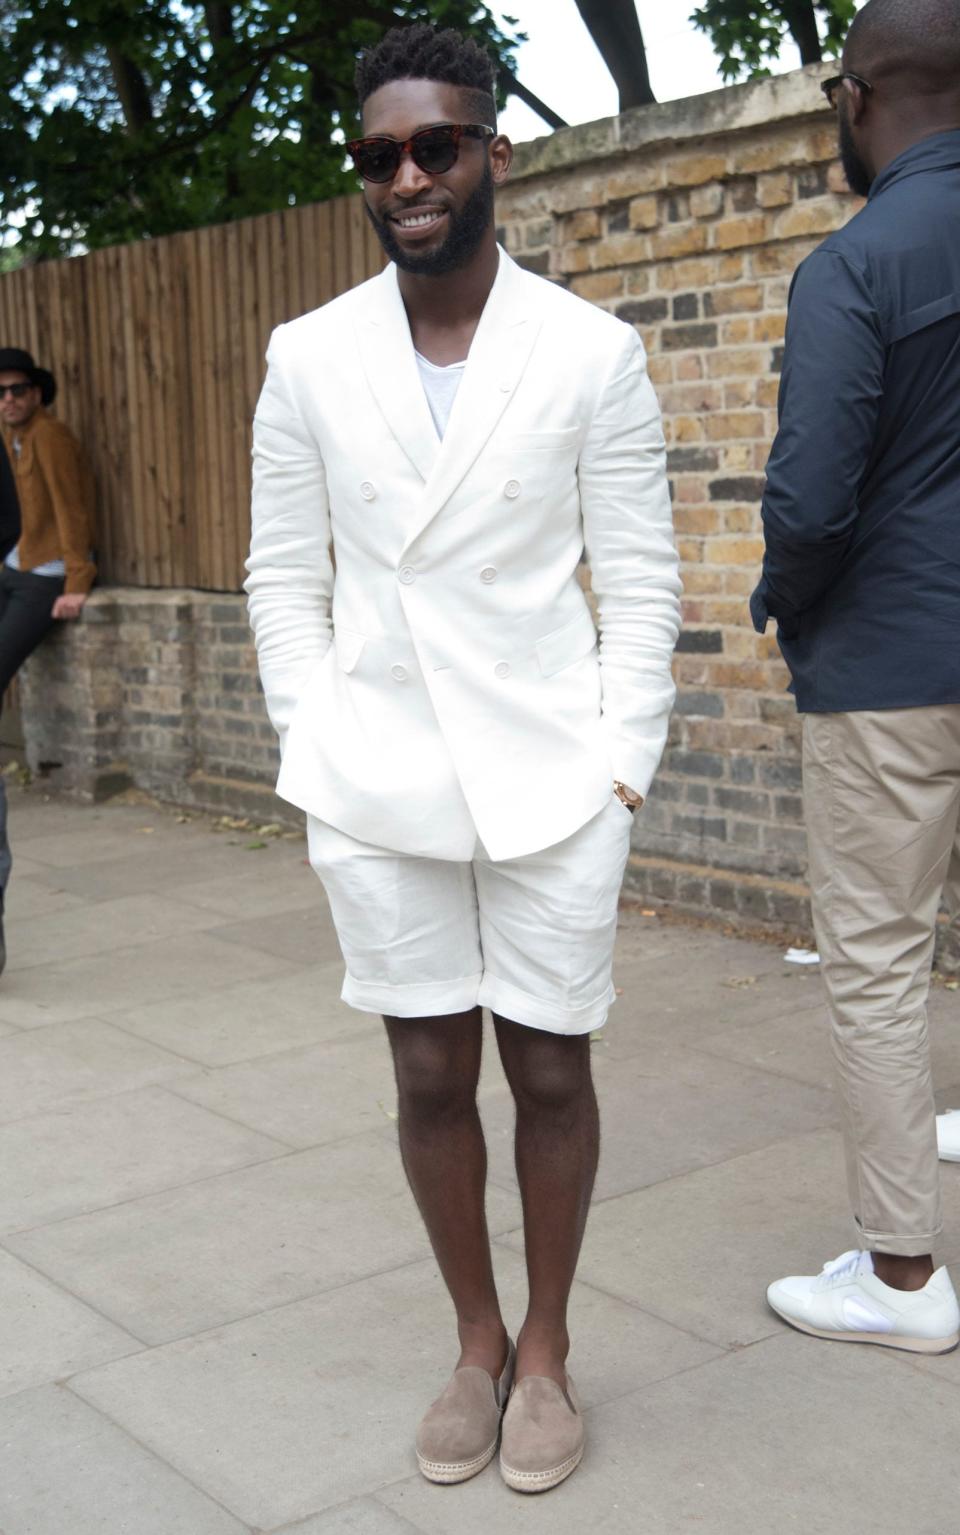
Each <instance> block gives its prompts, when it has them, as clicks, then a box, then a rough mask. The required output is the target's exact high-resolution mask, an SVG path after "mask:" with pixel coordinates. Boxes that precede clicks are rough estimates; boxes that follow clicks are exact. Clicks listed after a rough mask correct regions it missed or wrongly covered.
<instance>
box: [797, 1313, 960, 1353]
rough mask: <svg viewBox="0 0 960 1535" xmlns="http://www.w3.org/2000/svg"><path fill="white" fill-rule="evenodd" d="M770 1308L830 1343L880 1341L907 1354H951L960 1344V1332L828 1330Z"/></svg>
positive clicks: (801, 1328)
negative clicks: (916, 1334) (919, 1334)
mask: <svg viewBox="0 0 960 1535" xmlns="http://www.w3.org/2000/svg"><path fill="white" fill-rule="evenodd" d="M770 1310H771V1311H772V1312H773V1313H774V1315H775V1316H778V1317H779V1318H780V1320H781V1322H786V1324H787V1326H788V1327H792V1328H794V1330H795V1331H796V1332H805V1333H806V1334H807V1336H808V1337H810V1338H826V1339H827V1341H828V1342H830V1343H878V1344H879V1345H880V1347H881V1348H896V1349H899V1350H900V1351H901V1352H902V1353H905V1354H950V1353H952V1352H953V1350H954V1349H955V1348H956V1347H957V1345H958V1344H960V1333H953V1334H952V1336H948V1337H946V1338H899V1337H897V1336H896V1335H895V1334H892V1333H886V1332H828V1331H827V1330H826V1328H822V1327H808V1326H807V1324H806V1323H805V1322H795V1321H794V1320H793V1317H789V1316H784V1314H783V1312H782V1311H778V1310H777V1308H776V1306H771V1307H770Z"/></svg>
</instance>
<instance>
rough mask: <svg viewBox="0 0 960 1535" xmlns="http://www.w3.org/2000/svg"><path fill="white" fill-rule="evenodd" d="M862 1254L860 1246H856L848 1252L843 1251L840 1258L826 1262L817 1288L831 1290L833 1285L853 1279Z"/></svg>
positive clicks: (817, 1282)
mask: <svg viewBox="0 0 960 1535" xmlns="http://www.w3.org/2000/svg"><path fill="white" fill-rule="evenodd" d="M862 1256H863V1254H862V1253H861V1252H860V1250H859V1248H856V1247H855V1248H853V1249H852V1250H851V1251H850V1252H848V1253H841V1254H840V1256H839V1258H834V1259H832V1260H831V1262H830V1263H825V1264H824V1265H823V1270H822V1272H821V1273H820V1275H819V1276H818V1278H817V1281H816V1287H817V1289H818V1290H829V1289H830V1288H831V1287H832V1286H833V1285H837V1284H843V1283H845V1281H846V1280H848V1279H853V1278H854V1276H855V1274H856V1272H857V1269H858V1268H859V1266H860V1259H861V1258H862Z"/></svg>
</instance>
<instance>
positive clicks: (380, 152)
mask: <svg viewBox="0 0 960 1535" xmlns="http://www.w3.org/2000/svg"><path fill="white" fill-rule="evenodd" d="M494 136H495V135H494V131H493V129H492V128H488V127H487V126H486V124H485V123H439V124H438V125H437V127H435V128H421V129H420V132H419V133H415V134H413V136H412V137H411V138H409V139H407V141H406V143H405V144H401V143H400V140H399V139H391V138H387V137H386V136H385V135H379V134H378V135H376V136H375V137H373V138H369V139H353V140H352V141H351V142H350V143H349V144H348V145H347V151H348V153H349V155H350V157H351V159H352V160H353V163H354V165H355V166H356V168H357V170H358V171H359V172H360V175H361V176H362V177H363V179H364V181H375V182H384V181H392V180H393V178H394V176H395V175H396V174H397V171H398V170H399V169H400V161H401V160H402V159H403V157H404V155H405V154H409V155H410V156H411V158H412V159H413V162H414V164H415V165H419V167H420V169H421V170H422V171H425V172H426V174H427V175H428V176H442V175H443V174H444V172H445V171H449V170H452V168H453V166H454V165H456V163H457V156H458V155H459V153H460V140H461V139H487V138H490V139H492V138H493V137H494Z"/></svg>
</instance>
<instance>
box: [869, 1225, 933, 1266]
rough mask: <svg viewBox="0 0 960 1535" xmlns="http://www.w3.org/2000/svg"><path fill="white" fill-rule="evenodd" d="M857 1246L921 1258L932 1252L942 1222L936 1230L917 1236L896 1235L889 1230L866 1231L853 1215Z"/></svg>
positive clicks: (892, 1254) (900, 1256)
mask: <svg viewBox="0 0 960 1535" xmlns="http://www.w3.org/2000/svg"><path fill="white" fill-rule="evenodd" d="M854 1226H855V1227H856V1231H857V1244H858V1246H859V1247H861V1248H863V1249H865V1250H867V1251H869V1252H874V1253H889V1254H890V1256H891V1257H893V1258H923V1257H926V1255H927V1253H932V1252H933V1249H934V1247H935V1246H936V1244H937V1240H938V1238H939V1237H940V1235H941V1233H942V1231H943V1223H942V1222H941V1224H940V1225H939V1226H938V1227H937V1229H936V1231H929V1232H926V1233H922V1234H921V1235H920V1236H918V1237H898V1236H894V1235H892V1233H891V1232H889V1231H868V1230H866V1228H865V1227H863V1226H861V1224H860V1222H859V1221H858V1220H857V1219H856V1217H854Z"/></svg>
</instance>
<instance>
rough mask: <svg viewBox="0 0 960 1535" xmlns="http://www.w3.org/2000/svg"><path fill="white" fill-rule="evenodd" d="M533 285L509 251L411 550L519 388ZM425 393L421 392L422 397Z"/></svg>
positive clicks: (534, 315) (532, 336)
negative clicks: (526, 281)
mask: <svg viewBox="0 0 960 1535" xmlns="http://www.w3.org/2000/svg"><path fill="white" fill-rule="evenodd" d="M531 287H532V284H528V283H525V282H524V280H523V275H522V273H521V272H520V269H519V268H518V267H517V266H516V265H515V264H514V262H512V261H511V260H510V257H509V256H508V255H506V253H505V252H504V251H501V252H500V266H499V269H498V272H497V277H496V281H495V282H494V285H493V287H492V289H491V290H490V297H489V298H488V299H487V302H486V305H485V307H484V311H483V314H482V315H481V316H480V324H479V325H478V326H477V332H476V335H475V336H474V338H473V344H472V345H471V347H470V353H469V356H468V358H467V366H466V367H465V368H464V370H463V379H462V381H461V384H460V388H459V389H458V391H457V397H456V399H455V401H454V404H453V410H452V411H451V412H450V420H449V422H448V423H447V430H446V432H445V433H444V437H443V443H442V445H441V447H440V452H439V454H438V456H437V458H436V461H435V463H434V466H433V470H432V472H431V474H430V477H429V479H428V480H427V483H426V485H425V487H424V495H423V504H422V506H421V509H420V514H419V516H418V517H417V519H416V521H415V523H414V525H413V526H412V528H411V530H410V534H409V537H408V539H407V543H406V546H405V547H406V548H409V547H410V545H411V544H412V543H413V542H414V540H415V539H417V538H419V537H420V534H421V533H422V532H423V531H424V529H425V528H426V527H428V526H429V524H430V523H431V522H432V521H433V519H434V518H435V517H436V515H437V513H438V512H439V511H441V510H442V508H443V507H444V506H445V505H446V503H447V501H449V499H450V497H451V496H452V495H453V493H454V491H455V490H456V489H457V487H458V485H459V484H460V483H461V481H462V480H463V479H464V478H465V476H466V474H467V473H468V471H469V470H470V469H471V468H472V466H473V464H474V463H475V462H476V460H477V458H478V456H479V454H480V453H481V452H482V450H483V448H484V447H485V445H486V443H487V441H488V440H489V438H490V435H491V433H492V432H493V430H494V428H495V427H496V425H497V423H498V421H499V420H500V417H501V416H502V415H503V412H504V411H505V410H506V408H507V406H508V405H509V403H510V401H511V399H512V398H513V395H514V391H515V390H516V388H517V385H518V384H519V382H520V380H521V378H522V377H523V372H524V369H525V368H526V365H527V361H528V359H529V357H530V353H531V352H532V350H533V345H534V342H535V341H536V339H537V336H538V334H539V331H540V325H541V315H540V313H539V312H537V311H536V309H535V308H534V307H533V306H531V297H532V294H531V291H530V290H531ZM422 392H423V391H422V389H421V393H422Z"/></svg>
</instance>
